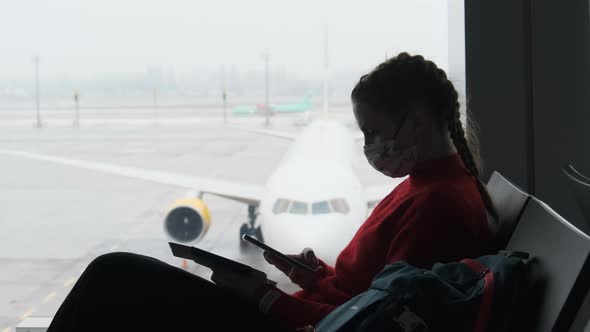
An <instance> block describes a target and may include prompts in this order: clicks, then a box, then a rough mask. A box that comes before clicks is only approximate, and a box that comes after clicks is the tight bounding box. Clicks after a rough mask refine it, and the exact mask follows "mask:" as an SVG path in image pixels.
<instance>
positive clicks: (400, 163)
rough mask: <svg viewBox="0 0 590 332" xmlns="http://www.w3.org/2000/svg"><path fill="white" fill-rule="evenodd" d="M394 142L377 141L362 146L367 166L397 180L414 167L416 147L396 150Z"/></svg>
mask: <svg viewBox="0 0 590 332" xmlns="http://www.w3.org/2000/svg"><path fill="white" fill-rule="evenodd" d="M395 145H396V144H395V140H393V139H392V140H388V141H383V142H381V141H379V142H378V143H373V144H367V145H365V146H364V151H365V157H367V160H368V161H369V164H371V166H373V168H375V169H376V170H378V171H379V172H381V173H383V174H385V175H387V176H389V177H392V178H399V177H403V176H406V175H408V174H410V172H411V171H412V169H413V168H414V166H415V165H416V159H417V156H416V145H412V146H410V147H407V148H405V149H402V150H400V149H396V146H395Z"/></svg>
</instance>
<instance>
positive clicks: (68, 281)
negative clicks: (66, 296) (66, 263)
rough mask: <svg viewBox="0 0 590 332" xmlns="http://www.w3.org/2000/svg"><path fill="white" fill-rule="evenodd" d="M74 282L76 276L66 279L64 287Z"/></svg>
mask: <svg viewBox="0 0 590 332" xmlns="http://www.w3.org/2000/svg"><path fill="white" fill-rule="evenodd" d="M74 282H76V278H75V277H71V278H70V279H68V280H66V282H64V287H65V288H68V287H70V286H71V285H72V284H73V283H74Z"/></svg>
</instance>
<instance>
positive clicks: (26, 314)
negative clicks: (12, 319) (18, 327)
mask: <svg viewBox="0 0 590 332" xmlns="http://www.w3.org/2000/svg"><path fill="white" fill-rule="evenodd" d="M33 312H35V309H29V310H27V312H25V313H24V314H22V315H21V316H20V320H25V319H27V317H29V316H30V315H31V314H32V313H33Z"/></svg>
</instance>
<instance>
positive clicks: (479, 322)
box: [461, 259, 494, 332]
mask: <svg viewBox="0 0 590 332" xmlns="http://www.w3.org/2000/svg"><path fill="white" fill-rule="evenodd" d="M461 263H463V264H465V265H467V266H468V267H469V268H471V269H472V270H473V272H475V273H477V274H479V275H480V276H481V277H483V281H484V284H483V295H482V299H481V304H480V305H479V314H478V315H477V319H476V321H475V326H474V329H473V331H474V332H485V331H486V330H487V327H488V322H489V320H490V315H491V312H492V300H493V295H494V273H492V272H491V271H490V270H489V269H488V268H487V267H486V266H485V265H483V264H481V263H480V262H478V261H476V260H473V259H463V260H462V261H461Z"/></svg>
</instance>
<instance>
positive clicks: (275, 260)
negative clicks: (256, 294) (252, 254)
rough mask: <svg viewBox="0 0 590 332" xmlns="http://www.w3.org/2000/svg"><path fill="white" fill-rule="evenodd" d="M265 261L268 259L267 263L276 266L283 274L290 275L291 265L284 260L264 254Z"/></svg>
mask: <svg viewBox="0 0 590 332" xmlns="http://www.w3.org/2000/svg"><path fill="white" fill-rule="evenodd" d="M263 256H264V259H266V261H267V262H268V263H269V264H272V265H274V266H275V267H276V268H277V269H279V270H280V271H281V272H283V273H284V274H288V273H289V270H290V269H291V265H289V264H287V263H285V262H283V261H282V260H280V259H279V258H277V257H276V256H274V255H273V254H271V253H268V252H266V251H265V252H264V254H263Z"/></svg>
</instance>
